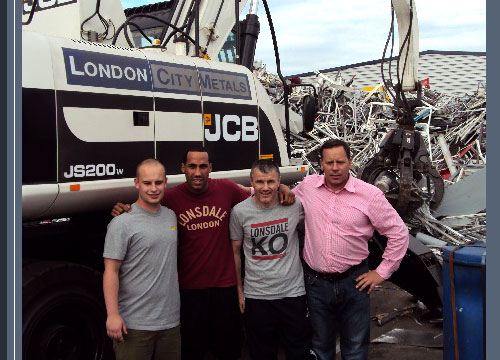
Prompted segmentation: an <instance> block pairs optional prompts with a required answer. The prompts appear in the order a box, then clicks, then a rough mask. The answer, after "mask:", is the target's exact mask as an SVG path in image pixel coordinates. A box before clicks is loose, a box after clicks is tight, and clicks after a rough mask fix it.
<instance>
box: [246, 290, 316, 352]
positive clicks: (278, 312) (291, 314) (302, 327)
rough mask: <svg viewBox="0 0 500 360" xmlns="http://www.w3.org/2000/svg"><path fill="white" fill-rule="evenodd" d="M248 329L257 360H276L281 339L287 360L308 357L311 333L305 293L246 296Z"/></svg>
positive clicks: (250, 345)
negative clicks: (268, 297) (280, 296)
mask: <svg viewBox="0 0 500 360" xmlns="http://www.w3.org/2000/svg"><path fill="white" fill-rule="evenodd" d="M243 318H244V321H245V329H246V333H247V339H248V348H249V351H250V356H251V358H252V359H253V360H276V359H277V358H278V345H279V341H280V338H282V339H283V342H284V345H285V354H286V358H287V360H305V359H307V358H308V357H309V349H310V348H311V332H310V327H311V325H310V323H309V318H308V317H307V305H306V297H305V295H302V296H298V297H287V298H283V299H278V300H260V299H249V298H246V299H245V314H244V316H243Z"/></svg>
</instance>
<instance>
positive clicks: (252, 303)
mask: <svg viewBox="0 0 500 360" xmlns="http://www.w3.org/2000/svg"><path fill="white" fill-rule="evenodd" d="M250 181H251V183H252V186H253V188H254V190H255V194H254V195H253V196H252V197H250V198H248V199H247V200H245V201H243V202H241V203H239V204H238V205H236V206H235V207H234V208H233V210H232V212H231V216H230V228H229V229H230V236H231V240H232V241H233V251H234V260H235V264H236V276H237V283H238V297H239V303H240V310H241V312H242V313H243V314H244V321H245V327H246V333H247V337H248V345H249V350H250V355H251V357H252V359H254V360H261V359H277V355H278V339H279V337H280V335H283V339H284V342H285V344H284V345H285V353H286V355H287V359H289V360H291V359H297V360H299V359H300V360H303V359H306V358H307V357H308V356H309V349H310V337H309V332H308V329H309V323H308V321H309V319H308V318H307V317H306V314H307V308H306V301H305V288H304V276H303V273H302V265H301V263H300V258H299V241H298V235H297V225H298V223H299V222H300V221H301V220H303V218H304V211H303V208H302V205H301V203H300V201H298V200H297V201H296V202H295V203H294V204H293V205H291V206H282V205H281V204H280V203H279V201H278V192H277V190H278V187H279V184H280V175H279V168H278V167H277V166H276V165H275V164H274V163H273V162H272V161H269V160H257V161H256V162H254V164H253V165H252V169H251V172H250ZM242 244H243V251H244V254H245V278H244V286H243V283H242V281H241V258H240V250H241V246H242Z"/></svg>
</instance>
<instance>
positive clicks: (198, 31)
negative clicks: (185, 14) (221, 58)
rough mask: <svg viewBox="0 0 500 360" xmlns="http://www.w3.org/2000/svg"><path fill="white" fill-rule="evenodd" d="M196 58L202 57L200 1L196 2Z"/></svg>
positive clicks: (196, 0)
mask: <svg viewBox="0 0 500 360" xmlns="http://www.w3.org/2000/svg"><path fill="white" fill-rule="evenodd" d="M194 1H195V3H194V42H195V44H194V56H196V57H198V56H200V0H194Z"/></svg>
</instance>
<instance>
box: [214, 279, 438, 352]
mask: <svg viewBox="0 0 500 360" xmlns="http://www.w3.org/2000/svg"><path fill="white" fill-rule="evenodd" d="M370 299H371V316H372V317H374V316H376V315H378V314H381V313H391V312H393V311H394V309H401V308H404V307H407V306H411V305H413V304H416V299H415V298H414V297H413V296H412V295H410V294H409V293H407V292H406V291H404V290H402V289H400V288H398V287H397V286H396V285H394V284H393V283H391V282H388V281H386V282H383V283H382V284H381V285H380V286H379V287H377V288H375V289H374V291H373V292H372V295H371V298H370ZM396 328H399V329H408V330H420V331H425V332H429V333H431V334H433V335H434V336H435V337H436V338H437V339H442V332H443V328H442V323H440V322H439V321H438V323H436V317H435V316H432V314H429V311H428V310H426V309H421V308H418V307H417V309H416V310H414V311H413V312H412V313H411V314H407V315H403V316H400V317H397V318H394V319H393V320H391V321H389V322H388V323H386V324H384V325H383V326H379V325H378V324H377V322H376V320H372V321H371V328H370V339H371V340H373V339H375V338H377V337H379V336H380V335H383V334H385V333H387V332H389V331H391V330H392V329H396ZM440 334H441V335H440ZM337 349H338V348H337ZM214 359H215V358H214V357H212V356H210V355H208V356H206V359H205V360H214ZM285 359H286V358H285V356H284V354H283V353H282V352H281V353H280V355H279V359H278V360H285ZM336 359H337V360H340V359H341V356H340V351H338V353H337V358H336ZM369 359H371V360H395V359H405V360H421V359H425V360H442V359H443V349H442V348H429V347H422V346H410V345H403V344H386V343H371V344H370V351H369ZM241 360H250V356H249V355H248V350H247V348H246V347H244V349H243V354H242V358H241Z"/></svg>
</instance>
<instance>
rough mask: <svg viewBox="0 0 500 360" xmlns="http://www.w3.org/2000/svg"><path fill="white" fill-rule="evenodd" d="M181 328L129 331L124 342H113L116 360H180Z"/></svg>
mask: <svg viewBox="0 0 500 360" xmlns="http://www.w3.org/2000/svg"><path fill="white" fill-rule="evenodd" d="M179 328H180V327H179V326H176V327H174V328H172V329H166V330H158V331H147V330H134V329H128V330H127V333H128V334H124V335H123V339H124V341H123V342H121V343H120V342H118V341H116V340H115V341H113V350H114V351H115V357H116V360H163V359H169V360H180V358H181V334H180V331H179Z"/></svg>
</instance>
